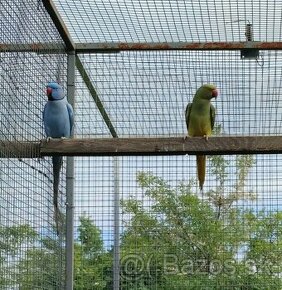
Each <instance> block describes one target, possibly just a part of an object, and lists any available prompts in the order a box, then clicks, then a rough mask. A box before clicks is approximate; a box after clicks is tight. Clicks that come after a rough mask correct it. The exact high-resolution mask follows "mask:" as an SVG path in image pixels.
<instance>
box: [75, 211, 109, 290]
mask: <svg viewBox="0 0 282 290" xmlns="http://www.w3.org/2000/svg"><path fill="white" fill-rule="evenodd" d="M78 232H79V238H78V241H77V243H76V244H75V261H74V262H75V289H76V290H82V289H83V290H87V289H93V287H94V289H97V290H98V289H105V287H107V285H109V284H110V283H111V267H112V255H111V254H110V253H109V252H106V251H105V250H104V248H103V241H102V238H101V231H100V229H98V228H97V227H96V226H95V225H94V223H93V222H92V221H91V220H90V219H89V218H88V217H84V216H82V217H80V225H79V227H78Z"/></svg>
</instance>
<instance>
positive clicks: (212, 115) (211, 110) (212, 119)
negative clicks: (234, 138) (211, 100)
mask: <svg viewBox="0 0 282 290" xmlns="http://www.w3.org/2000/svg"><path fill="white" fill-rule="evenodd" d="M210 116H211V129H212V130H213V127H214V122H215V108H214V106H213V105H212V104H211V109H210Z"/></svg>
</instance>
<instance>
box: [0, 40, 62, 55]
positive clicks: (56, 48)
mask: <svg viewBox="0 0 282 290" xmlns="http://www.w3.org/2000/svg"><path fill="white" fill-rule="evenodd" d="M65 50H66V47H65V45H64V44H62V43H57V42H53V43H51V42H48V43H46V42H41V43H39V42H37V43H36V42H35V43H0V52H37V53H62V52H64V51H65Z"/></svg>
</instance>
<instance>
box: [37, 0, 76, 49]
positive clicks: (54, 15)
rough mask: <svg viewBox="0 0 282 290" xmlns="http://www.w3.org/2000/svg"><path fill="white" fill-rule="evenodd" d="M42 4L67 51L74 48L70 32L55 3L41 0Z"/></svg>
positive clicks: (50, 0)
mask: <svg viewBox="0 0 282 290" xmlns="http://www.w3.org/2000/svg"><path fill="white" fill-rule="evenodd" d="M42 2H43V5H44V7H45V9H46V11H47V12H48V13H49V15H50V17H51V19H52V21H53V23H54V25H55V26H56V28H57V30H58V32H59V34H60V35H61V37H62V39H63V41H64V43H65V45H66V50H67V51H73V50H75V44H74V42H73V40H72V38H71V36H70V33H69V31H68V29H67V27H66V26H65V24H64V21H63V19H62V18H61V16H60V14H59V12H58V10H57V8H56V5H55V4H54V3H53V1H52V0H42Z"/></svg>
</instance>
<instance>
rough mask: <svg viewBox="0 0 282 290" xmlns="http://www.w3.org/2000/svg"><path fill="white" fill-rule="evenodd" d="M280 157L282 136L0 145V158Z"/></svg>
mask: <svg viewBox="0 0 282 290" xmlns="http://www.w3.org/2000/svg"><path fill="white" fill-rule="evenodd" d="M275 153H282V136H220V137H218V136H216V137H210V138H209V139H208V140H205V139H204V138H202V137H194V138H190V137H188V138H186V139H185V140H184V138H181V137H160V138H99V139H63V140H61V139H52V140H50V141H49V142H46V140H43V141H42V142H41V143H34V142H31V143H28V142H0V157H1V158H5V157H14V158H35V157H40V156H51V155H65V156H128V155H136V156H138V155H140V156H142V155H185V154H189V155H197V154H206V155H219V154H226V155H234V154H275Z"/></svg>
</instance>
